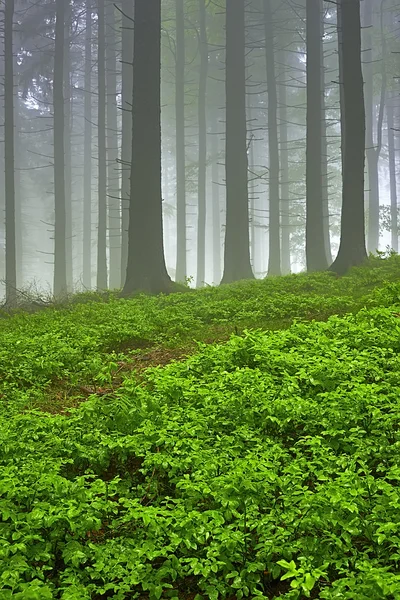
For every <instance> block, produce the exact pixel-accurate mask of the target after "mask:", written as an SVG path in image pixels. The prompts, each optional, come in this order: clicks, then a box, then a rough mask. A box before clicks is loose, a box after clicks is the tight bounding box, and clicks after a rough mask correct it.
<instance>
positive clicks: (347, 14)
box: [329, 0, 367, 275]
mask: <svg viewBox="0 0 400 600" xmlns="http://www.w3.org/2000/svg"><path fill="white" fill-rule="evenodd" d="M340 3H341V7H340V8H341V24H342V36H341V39H342V53H343V55H342V59H343V62H342V65H343V73H342V74H341V76H340V80H341V81H342V82H343V104H344V127H345V135H344V138H345V150H344V161H343V163H344V164H343V167H344V169H343V201H342V216H341V235H340V245H339V252H338V255H337V257H336V259H335V261H334V262H333V264H332V265H331V266H330V267H329V270H330V271H334V272H336V273H338V274H340V275H343V274H344V273H345V272H346V271H347V270H348V269H349V268H350V267H352V266H354V265H360V264H362V263H363V262H364V260H365V259H366V258H367V253H366V249H365V230H364V163H365V111H364V96H363V77H362V71H361V24H360V0H340Z"/></svg>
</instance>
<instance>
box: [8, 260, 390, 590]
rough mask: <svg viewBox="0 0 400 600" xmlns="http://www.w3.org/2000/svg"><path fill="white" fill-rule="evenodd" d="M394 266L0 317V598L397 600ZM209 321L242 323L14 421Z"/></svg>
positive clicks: (193, 334)
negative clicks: (54, 386) (67, 387)
mask: <svg viewBox="0 0 400 600" xmlns="http://www.w3.org/2000/svg"><path fill="white" fill-rule="evenodd" d="M396 260H397V257H391V258H390V259H386V260H381V261H380V262H379V260H378V259H376V260H375V263H373V264H372V266H371V265H370V266H369V267H368V268H367V267H363V268H362V269H358V270H356V269H355V270H353V272H352V273H350V274H349V276H348V277H347V278H341V279H336V278H335V276H333V275H331V274H329V273H321V274H315V275H309V276H305V275H299V276H290V277H287V278H282V279H273V280H272V281H262V282H249V283H247V282H243V283H240V284H235V285H233V286H222V287H221V288H220V290H214V289H205V290H200V291H196V292H193V293H191V294H190V298H189V295H187V296H186V301H185V295H184V294H177V295H171V296H161V297H158V298H146V297H144V296H143V297H140V298H135V299H132V300H117V299H116V298H112V296H110V297H109V299H108V300H107V302H97V303H94V302H92V301H91V302H88V303H76V304H75V305H74V306H70V307H64V308H62V309H55V308H52V309H46V310H45V311H42V312H38V313H35V314H33V315H29V316H26V315H23V314H20V315H15V316H14V317H12V318H5V319H4V320H2V321H1V322H0V369H1V373H0V378H1V382H0V390H1V392H2V394H3V398H2V410H1V412H0V600H9V599H11V598H15V599H17V600H35V599H37V600H47V599H52V598H54V599H62V600H89V599H90V600H100V599H103V598H104V599H105V598H107V599H108V598H113V599H116V600H125V599H126V600H128V599H138V600H155V599H159V598H162V599H163V598H181V599H190V600H194V599H195V598H196V600H202V599H207V598H210V599H211V600H217V599H226V600H228V599H229V600H232V599H241V598H258V597H264V598H278V597H279V598H283V599H285V600H303V599H304V598H321V599H322V600H342V599H343V600H371V599H373V600H380V599H386V598H388V599H389V600H391V599H392V600H396V599H397V598H399V597H400V575H399V560H400V492H399V487H398V484H399V479H400V467H399V465H400V433H399V421H400V416H399V415H400V410H399V409H400V395H399V393H398V390H399V388H400V356H399V352H400V283H399V282H398V279H399V277H397V282H396V281H395V279H396V277H395V275H396V269H397V271H399V262H398V260H397V262H396ZM381 268H382V270H384V271H385V273H384V274H382V273H381V274H379V271H380V269H381ZM391 280H392V281H391ZM285 281H288V282H290V281H292V283H293V285H292V287H291V288H290V289H291V292H289V287H290V286H289V284H288V283H285ZM385 281H386V283H385ZM280 286H281V287H280ZM285 286H287V288H285ZM302 286H307V287H308V289H307V287H306V289H302ZM310 286H311V289H310ZM329 287H330V288H331V289H330V292H329V293H328V288H329ZM198 298H200V300H199V299H198ZM201 298H204V299H203V300H201ZM232 298H236V301H233V300H232ZM206 299H207V300H206ZM207 307H208V311H207ZM173 308H174V310H175V311H176V312H174V310H173ZM339 309H340V310H345V309H346V310H348V311H350V312H349V313H348V314H345V315H343V316H338V315H337V314H334V315H333V316H330V317H329V312H330V311H333V312H339ZM284 310H286V311H287V312H286V313H285V312H284ZM146 311H147V312H146ZM218 311H220V312H218ZM233 311H236V312H235V313H234V312H233ZM252 311H256V312H257V311H259V313H257V314H256V315H255V316H254V317H253V320H252ZM175 314H176V315H177V318H176V319H174V315H175ZM218 314H219V315H220V316H221V319H230V320H231V321H232V322H230V323H229V325H230V326H233V324H234V322H235V323H238V325H241V328H242V327H246V322H249V323H250V325H248V328H247V329H246V328H245V329H244V331H243V333H242V335H231V336H230V339H229V340H228V341H227V342H226V343H224V344H218V343H214V344H205V343H202V342H201V341H199V342H198V343H197V352H196V353H195V354H194V355H193V356H190V357H189V358H187V359H186V360H183V361H179V362H172V363H171V364H169V365H167V366H164V367H163V368H161V367H153V368H150V369H147V370H146V371H145V372H144V374H143V375H142V378H141V380H140V381H139V380H138V378H137V377H136V376H135V374H134V373H132V374H129V373H126V374H125V375H124V377H123V378H122V381H121V382H120V383H119V385H118V386H115V387H114V388H113V387H112V386H110V389H109V390H108V392H107V393H104V394H102V395H99V394H92V395H91V396H90V397H89V398H88V399H87V400H86V401H85V402H83V403H82V404H81V405H80V406H79V407H78V408H76V409H71V410H70V413H71V414H70V415H69V416H66V415H60V414H57V415H50V414H46V413H43V412H41V411H39V410H37V409H36V410H30V411H26V410H22V409H26V407H27V405H29V403H31V404H34V402H35V401H38V399H39V396H40V394H42V395H43V394H45V393H46V385H47V387H49V386H50V385H51V383H52V380H53V379H54V378H57V377H63V378H66V379H67V380H69V381H70V382H72V383H71V385H73V384H75V383H76V382H77V381H79V380H84V379H85V377H88V376H89V375H88V374H89V373H90V376H91V377H94V378H95V379H96V378H97V380H99V381H100V382H101V381H103V383H107V377H109V378H110V381H109V382H108V383H111V379H112V371H113V368H114V367H113V366H112V365H114V364H116V360H117V358H118V357H120V356H122V355H123V352H122V350H121V351H120V350H118V349H117V347H118V345H120V347H121V346H123V345H124V344H126V345H127V346H129V343H131V342H132V340H136V343H137V344H138V345H140V344H142V345H145V346H146V347H147V346H149V347H151V346H152V345H154V344H161V345H162V344H163V343H164V344H166V343H167V342H169V341H170V340H169V339H168V338H166V337H165V336H167V335H168V334H170V335H174V336H175V338H174V339H175V342H176V344H177V343H178V342H179V340H180V341H181V343H182V342H183V341H184V340H189V339H193V338H195V339H198V340H201V336H202V335H203V336H206V334H208V335H210V334H211V333H212V332H214V333H215V329H214V326H215V327H223V326H224V321H222V322H221V321H218ZM310 315H312V316H314V317H315V318H325V319H326V320H325V321H316V320H314V321H312V322H304V321H305V320H306V319H307V318H308V319H310ZM118 319H119V320H120V321H121V322H120V323H119V321H118ZM260 319H261V321H262V322H263V320H264V319H265V323H266V324H268V323H272V324H273V323H275V325H276V323H277V322H279V320H281V321H282V322H283V321H285V323H286V327H287V328H286V329H283V330H281V331H267V330H266V328H262V329H261V328H260V329H252V328H250V327H251V326H252V325H251V324H252V323H256V322H257V321H259V320H260ZM289 319H290V320H291V321H293V320H294V321H295V322H294V323H292V324H290V323H289V322H288V320H289ZM214 320H215V322H214ZM182 323H183V326H182ZM227 331H228V329H227ZM40 349H41V351H40ZM110 349H113V352H114V354H112V353H111V354H110ZM125 352H126V348H125ZM119 353H120V354H119ZM4 361H8V366H9V369H8V370H7V364H5V362H4ZM102 378H103V379H102ZM35 394H36V396H35Z"/></svg>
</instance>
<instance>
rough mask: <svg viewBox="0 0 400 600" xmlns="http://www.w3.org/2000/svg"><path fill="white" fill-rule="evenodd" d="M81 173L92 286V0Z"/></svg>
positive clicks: (86, 265)
mask: <svg viewBox="0 0 400 600" xmlns="http://www.w3.org/2000/svg"><path fill="white" fill-rule="evenodd" d="M84 114H85V119H84V120H85V124H84V167H83V168H84V174H83V178H84V181H83V274H82V279H83V285H84V287H85V288H86V289H91V287H92V0H86V38H85V106H84Z"/></svg>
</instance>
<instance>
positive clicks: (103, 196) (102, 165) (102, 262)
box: [97, 0, 107, 290]
mask: <svg viewBox="0 0 400 600" xmlns="http://www.w3.org/2000/svg"><path fill="white" fill-rule="evenodd" d="M97 7H98V11H97V12H98V29H99V33H98V51H97V54H98V60H97V63H98V66H97V70H98V94H99V102H98V173H99V177H98V197H99V205H98V211H99V212H98V214H99V217H98V230H97V289H99V290H104V289H106V288H107V241H106V235H107V157H106V70H105V8H104V0H97Z"/></svg>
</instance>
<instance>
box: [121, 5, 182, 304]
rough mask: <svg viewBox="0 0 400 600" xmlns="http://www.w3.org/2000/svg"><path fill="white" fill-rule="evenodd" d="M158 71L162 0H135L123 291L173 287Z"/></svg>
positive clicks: (161, 290) (159, 289)
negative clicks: (168, 257)
mask: <svg viewBox="0 0 400 600" xmlns="http://www.w3.org/2000/svg"><path fill="white" fill-rule="evenodd" d="M160 71H161V0H136V2H135V39H134V62H133V100H132V123H133V129H132V167H131V196H130V207H129V210H130V213H129V232H128V234H129V238H128V263H127V276H126V281H125V285H124V289H123V291H122V295H129V294H132V293H134V292H138V291H144V292H150V293H155V294H157V293H160V292H164V293H168V292H170V291H172V290H173V289H175V286H174V284H173V282H172V281H171V279H170V277H169V275H168V272H167V269H166V265H165V257H164V247H163V225H162V197H161V121H160V112H161V107H160Z"/></svg>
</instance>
